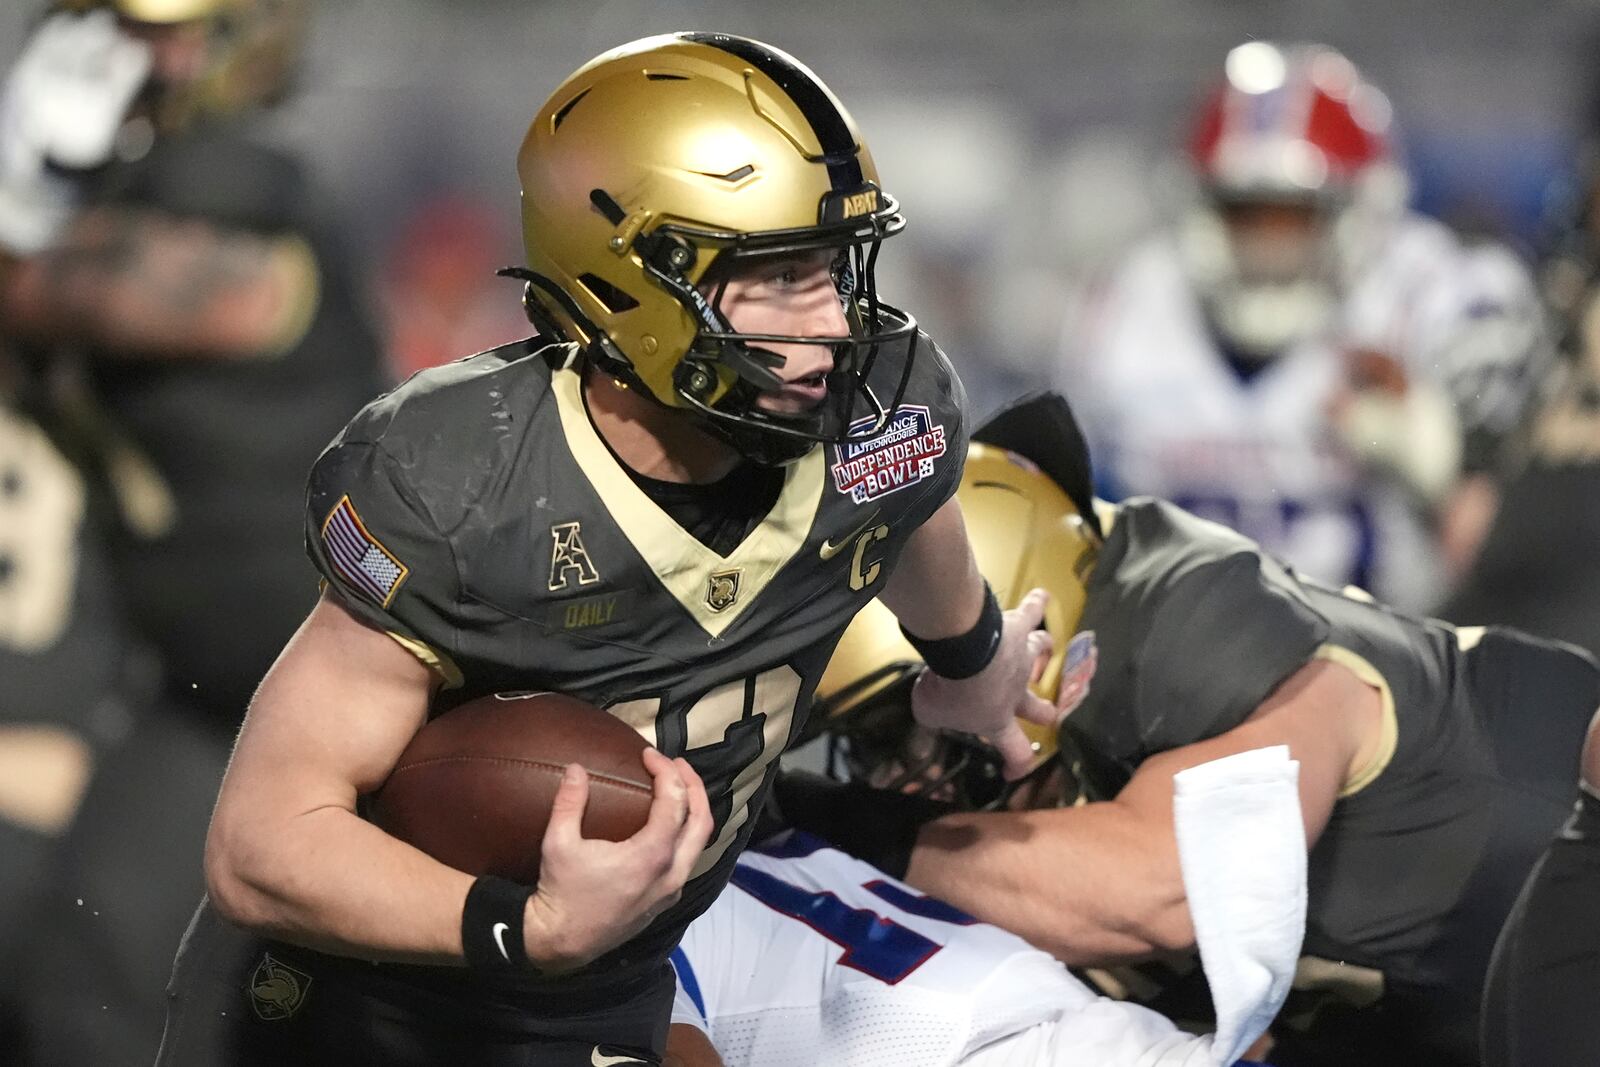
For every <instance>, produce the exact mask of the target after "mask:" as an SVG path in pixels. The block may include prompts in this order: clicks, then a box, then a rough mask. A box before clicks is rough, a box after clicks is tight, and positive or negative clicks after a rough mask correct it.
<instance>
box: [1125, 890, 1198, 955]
mask: <svg viewBox="0 0 1600 1067" xmlns="http://www.w3.org/2000/svg"><path fill="white" fill-rule="evenodd" d="M1137 934H1138V937H1139V939H1140V940H1141V941H1143V942H1144V943H1145V944H1146V945H1148V946H1149V947H1150V950H1151V951H1153V952H1188V951H1189V950H1191V949H1193V948H1194V920H1193V919H1191V918H1190V916H1189V902H1188V900H1187V899H1185V898H1184V896H1183V894H1182V893H1181V892H1180V893H1178V894H1176V895H1175V896H1174V895H1172V894H1165V895H1163V896H1162V897H1161V898H1160V899H1159V900H1153V901H1151V902H1150V904H1149V906H1148V907H1146V908H1145V910H1144V914H1143V915H1141V916H1140V921H1139V924H1138V929H1137Z"/></svg>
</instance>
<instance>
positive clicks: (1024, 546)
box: [812, 442, 1100, 808]
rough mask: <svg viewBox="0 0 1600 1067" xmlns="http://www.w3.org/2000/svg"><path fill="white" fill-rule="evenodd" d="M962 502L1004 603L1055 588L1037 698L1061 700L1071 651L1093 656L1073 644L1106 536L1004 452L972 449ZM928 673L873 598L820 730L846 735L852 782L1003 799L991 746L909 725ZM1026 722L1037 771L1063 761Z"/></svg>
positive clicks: (834, 665) (850, 635)
mask: <svg viewBox="0 0 1600 1067" xmlns="http://www.w3.org/2000/svg"><path fill="white" fill-rule="evenodd" d="M956 497H957V499H959V500H960V501H961V511H962V514H963V516H964V517H965V519H966V524H967V536H968V538H969V540H970V541H971V542H972V549H973V553H974V554H975V555H976V557H977V561H978V569H979V571H981V572H982V573H983V576H984V577H985V578H987V579H988V580H989V585H990V587H991V588H993V590H994V595H995V598H996V599H997V600H998V601H999V602H1000V606H1001V607H1002V608H1012V607H1015V606H1016V605H1017V604H1018V603H1019V602H1020V601H1021V600H1022V598H1023V596H1024V595H1025V594H1026V593H1027V592H1028V590H1030V589H1033V588H1035V587H1042V588H1044V589H1047V590H1049V591H1050V603H1049V605H1048V607H1047V608H1046V609H1045V618H1044V626H1045V629H1046V630H1048V631H1049V632H1050V635H1051V636H1052V637H1053V638H1054V639H1055V648H1054V651H1053V652H1052V654H1051V657H1050V660H1049V663H1048V664H1047V665H1046V667H1045V670H1044V673H1043V674H1042V675H1041V677H1040V679H1039V682H1038V683H1037V685H1035V687H1034V691H1035V692H1037V693H1038V694H1039V695H1040V696H1043V697H1045V698H1047V699H1049V700H1052V701H1054V700H1056V699H1057V696H1058V694H1059V689H1060V685H1061V679H1062V668H1063V665H1064V664H1066V663H1067V660H1068V658H1069V656H1077V657H1083V656H1087V655H1092V654H1093V653H1092V647H1093V646H1092V644H1088V645H1085V644H1084V643H1080V644H1079V645H1078V646H1077V647H1076V648H1074V646H1073V638H1074V633H1075V630H1076V627H1077V624H1078V620H1079V619H1080V618H1081V617H1082V615H1083V605H1084V600H1085V596H1086V594H1085V587H1084V583H1085V581H1086V580H1087V578H1088V575H1089V572H1090V570H1091V569H1092V568H1093V566H1094V563H1095V559H1096V556H1097V555H1098V553H1099V546H1100V538H1099V536H1098V535H1097V534H1096V533H1095V529H1094V527H1093V525H1092V524H1091V523H1088V522H1085V520H1084V518H1083V516H1082V515H1081V514H1080V513H1079V510H1078V508H1077V506H1076V505H1074V504H1073V502H1072V501H1071V499H1069V498H1068V496H1067V494H1066V493H1065V492H1064V491H1063V490H1062V488H1061V487H1060V486H1058V485H1057V484H1056V483H1055V482H1054V481H1053V480H1051V478H1050V477H1049V476H1048V475H1046V474H1045V473H1044V472H1043V471H1041V470H1040V469H1039V468H1038V467H1037V466H1036V465H1034V464H1033V463H1032V462H1031V461H1030V460H1028V459H1025V458H1023V457H1022V456H1020V455H1017V454H1016V453H1014V452H1008V451H1006V450H1005V449H1003V448H997V447H995V446H992V445H985V444H979V443H976V442H974V443H973V444H972V446H971V450H970V451H969V452H968V454H967V465H966V468H965V470H963V472H962V475H961V486H960V488H959V489H958V490H957V492H956ZM1089 641H1092V638H1090V639H1089ZM921 667H922V663H921V660H920V659H919V657H918V656H917V653H916V652H915V651H914V650H913V649H912V647H911V645H910V644H909V643H908V642H907V641H906V639H905V638H904V637H903V636H901V633H900V626H899V623H898V621H897V620H896V619H895V617H894V615H892V614H891V613H890V612H889V609H888V608H886V607H884V606H883V605H882V604H881V603H879V602H878V601H873V602H872V603H871V604H868V605H867V606H866V607H865V608H864V609H862V611H861V613H860V614H858V615H857V616H856V617H855V619H854V621H852V622H851V623H850V626H849V628H848V629H846V630H845V632H844V637H843V638H842V639H841V640H840V642H839V646H838V648H837V649H836V650H835V651H834V654H833V659H832V660H831V661H830V662H829V663H828V668H827V670H826V671H825V672H824V673H823V676H822V681H821V682H820V683H819V684H818V686H817V694H816V695H817V699H816V704H815V706H814V707H813V709H812V728H813V731H814V732H821V731H826V732H828V733H830V734H833V735H835V736H836V737H843V738H845V739H846V740H847V745H846V746H840V748H841V750H842V754H843V758H844V760H845V762H846V764H847V767H848V770H849V772H850V775H851V777H853V778H856V777H858V778H864V779H868V780H871V781H873V782H874V784H877V785H881V786H883V787H885V788H890V789H904V788H906V787H908V786H911V785H913V784H915V785H916V787H917V788H918V789H919V790H922V791H927V792H930V793H932V794H934V795H935V796H941V797H942V796H949V797H950V798H952V799H955V800H956V801H957V802H958V803H959V804H961V805H962V806H964V807H972V808H983V807H989V806H992V805H994V804H995V803H998V802H999V801H1000V800H1001V799H1002V798H1003V796H1004V788H1003V786H1004V783H1003V782H1002V780H1001V778H1000V772H999V761H998V759H997V758H993V757H992V756H990V755H989V753H988V750H987V746H983V745H974V744H972V743H971V742H969V741H967V740H965V739H962V738H958V737H954V736H938V737H935V736H933V735H930V734H928V733H926V732H924V731H918V730H915V729H914V728H913V722H912V718H911V683H912V682H913V681H914V680H915V678H916V675H917V672H918V671H919V670H920V669H921ZM1019 721H1020V720H1019ZM1021 725H1022V729H1023V731H1024V732H1025V733H1027V735H1028V737H1029V739H1030V740H1032V741H1033V743H1034V749H1035V752H1036V754H1037V755H1036V759H1035V761H1034V763H1033V766H1032V768H1031V771H1030V775H1031V773H1032V772H1037V771H1039V770H1041V769H1043V768H1045V767H1047V766H1048V765H1049V764H1050V762H1051V761H1052V759H1053V758H1054V757H1055V755H1056V750H1057V738H1056V733H1055V731H1054V730H1052V729H1050V728H1049V727H1045V726H1038V725H1035V724H1033V723H1029V722H1021Z"/></svg>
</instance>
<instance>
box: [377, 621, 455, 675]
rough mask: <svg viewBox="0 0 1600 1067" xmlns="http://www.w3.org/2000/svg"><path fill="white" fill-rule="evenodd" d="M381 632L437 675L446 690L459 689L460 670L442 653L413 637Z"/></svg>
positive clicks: (392, 632)
mask: <svg viewBox="0 0 1600 1067" xmlns="http://www.w3.org/2000/svg"><path fill="white" fill-rule="evenodd" d="M383 632H384V633H386V634H388V635H389V636H390V637H392V638H394V642H395V644H397V645H399V646H400V647H401V648H403V649H405V650H406V651H407V652H409V653H411V654H412V655H413V656H415V657H417V659H419V660H421V661H422V665H423V666H424V667H427V668H428V669H429V670H430V671H432V672H433V673H434V674H437V675H438V676H439V677H440V678H441V679H442V680H443V681H444V687H445V688H446V689H459V688H461V683H462V680H463V679H462V677H461V668H460V667H457V666H456V664H455V661H454V660H452V659H451V658H450V657H449V656H447V655H445V654H444V653H443V652H440V651H439V650H438V649H436V648H434V647H433V646H432V645H427V644H423V643H422V642H421V641H418V640H417V639H416V638H414V637H407V636H406V635H405V634H397V633H395V632H394V631H393V630H385V631H383Z"/></svg>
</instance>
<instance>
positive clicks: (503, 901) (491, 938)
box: [461, 875, 533, 971]
mask: <svg viewBox="0 0 1600 1067" xmlns="http://www.w3.org/2000/svg"><path fill="white" fill-rule="evenodd" d="M532 895H533V890H531V889H529V888H528V887H527V886H522V885H518V884H517V883H515V882H511V881H507V880H506V879H504V878H496V877H494V876H493V875H485V876H484V877H482V878H479V879H478V880H477V881H476V882H473V883H472V888H471V889H469V890H467V903H466V906H465V907H464V908H462V909H461V951H462V953H463V954H464V955H465V956H466V957H467V966H469V967H472V968H473V969H475V970H480V971H520V970H522V969H524V968H525V967H527V966H528V948H527V945H525V944H524V943H523V940H522V930H523V923H524V921H525V920H524V918H523V916H524V913H525V912H526V911H527V907H528V898H529V897H531V896H532Z"/></svg>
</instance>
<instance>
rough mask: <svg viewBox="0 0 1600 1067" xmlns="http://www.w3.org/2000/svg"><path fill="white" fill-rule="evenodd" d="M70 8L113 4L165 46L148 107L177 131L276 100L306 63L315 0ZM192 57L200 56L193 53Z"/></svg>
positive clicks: (132, 26)
mask: <svg viewBox="0 0 1600 1067" xmlns="http://www.w3.org/2000/svg"><path fill="white" fill-rule="evenodd" d="M60 6H61V7H62V8H63V9H64V10H67V11H90V10H94V9H96V8H108V9H110V10H112V11H115V12H116V13H117V15H118V16H120V17H121V18H122V19H123V20H124V24H125V25H126V26H127V27H128V28H129V30H130V31H131V32H133V33H135V34H138V35H140V36H143V37H145V38H146V39H147V40H149V41H150V42H151V44H152V47H153V48H154V49H156V50H157V51H158V52H159V51H161V50H162V49H163V48H167V49H170V50H171V52H172V53H173V54H177V53H178V52H179V51H180V50H182V51H183V52H184V53H185V57H184V58H183V59H180V60H178V61H176V62H172V63H163V62H161V61H160V58H159V56H158V61H157V62H156V64H155V67H154V69H153V72H152V75H151V80H150V85H149V88H148V89H147V90H146V94H145V97H146V102H145V112H146V113H147V114H148V115H149V116H150V118H151V120H152V121H153V122H154V123H155V124H156V126H157V127H158V128H160V129H161V130H163V131H166V132H171V131H173V130H178V129H182V128H184V127H186V126H188V125H189V124H191V123H193V122H195V121H196V120H198V119H201V118H204V117H206V116H218V115H231V114H235V113H237V112H241V111H246V110H249V109H251V108H254V107H259V106H262V105H267V104H272V103H274V102H276V101H277V100H278V99H279V98H280V97H281V96H282V95H283V94H284V92H285V91H286V90H287V88H288V86H289V84H290V83H291V81H292V80H293V75H294V72H295V69H296V67H297V66H298V64H299V59H300V53H301V50H302V47H303V45H304V42H305V35H306V27H307V24H308V22H309V20H310V13H311V0H62V3H61V5H60ZM190 56H192V57H193V58H192V59H191V58H188V57H190Z"/></svg>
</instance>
